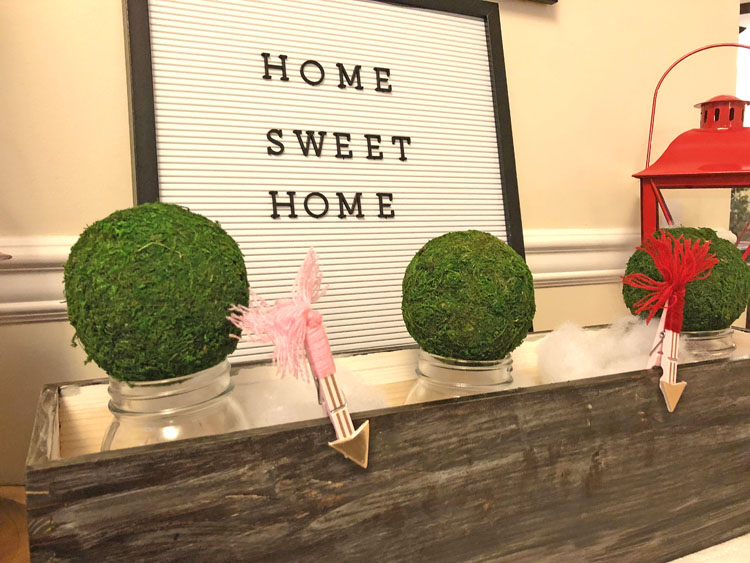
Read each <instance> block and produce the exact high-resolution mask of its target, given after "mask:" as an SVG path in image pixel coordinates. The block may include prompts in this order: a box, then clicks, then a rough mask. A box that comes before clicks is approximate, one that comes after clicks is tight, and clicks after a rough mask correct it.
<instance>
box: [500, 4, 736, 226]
mask: <svg viewBox="0 0 750 563" xmlns="http://www.w3.org/2000/svg"><path fill="white" fill-rule="evenodd" d="M499 4H500V18H501V26H502V32H503V43H504V48H505V53H506V66H507V72H508V77H509V78H508V89H509V93H510V104H511V115H512V121H513V135H514V141H515V150H516V163H517V166H518V184H519V186H520V190H521V193H520V198H521V210H522V216H523V223H524V228H527V229H529V228H530V229H537V228H547V229H549V228H556V227H560V228H562V227H577V228H580V227H629V226H631V227H632V226H637V225H638V221H639V215H638V197H637V195H638V183H637V182H636V181H635V179H633V178H631V175H632V174H633V173H634V172H637V171H639V170H641V169H642V168H643V165H644V164H645V148H646V140H647V135H648V124H649V117H650V111H651V98H652V96H653V91H654V87H655V86H656V82H657V81H658V79H659V77H660V76H661V74H662V73H663V72H664V70H666V68H667V67H668V66H669V65H670V64H671V63H672V62H673V61H674V60H676V59H677V58H678V57H679V56H681V55H682V54H684V53H686V52H688V51H690V50H692V49H694V48H696V47H699V46H701V45H704V44H708V43H718V42H725V41H737V37H738V25H737V22H738V17H739V15H738V12H739V8H738V1H737V0H659V1H658V2H654V1H653V0H607V1H605V2H596V1H591V0H561V1H560V2H559V3H558V4H556V5H554V6H547V5H544V4H538V3H536V2H530V1H528V0H500V1H499ZM735 76H736V52H735V50H734V49H716V50H714V51H710V52H708V53H702V54H699V55H696V56H694V57H692V58H690V59H688V60H687V61H685V62H684V63H682V64H681V65H680V66H678V67H677V68H676V69H675V70H674V71H673V72H672V73H671V74H670V75H669V77H668V78H667V80H666V81H665V82H664V85H663V86H662V88H661V92H660V95H659V99H660V104H659V109H658V112H657V122H656V131H655V133H656V134H655V140H654V149H653V154H654V156H655V157H656V156H659V155H661V153H662V152H663V150H664V149H665V148H666V145H667V144H668V143H669V141H671V140H672V139H674V137H676V136H677V134H679V133H681V132H682V131H685V130H686V129H690V128H692V127H697V125H698V110H697V109H695V108H693V105H694V104H696V103H698V102H701V101H703V100H706V99H708V98H710V97H712V96H715V95H717V94H734V92H735ZM717 194H718V196H719V197H718V198H717V197H716V195H717ZM713 195H714V197H713V198H710V199H712V200H713V201H712V204H708V205H707V204H706V200H705V199H702V200H701V205H697V206H691V210H693V211H690V210H686V211H688V213H686V215H687V218H686V221H685V222H686V223H687V222H689V220H690V219H693V216H694V215H698V217H695V219H696V220H699V221H700V222H701V223H703V224H706V223H716V222H723V224H724V225H726V224H728V222H729V219H728V212H727V209H728V207H729V203H728V202H729V199H728V194H727V193H726V192H714V194H713ZM717 200H718V201H717Z"/></svg>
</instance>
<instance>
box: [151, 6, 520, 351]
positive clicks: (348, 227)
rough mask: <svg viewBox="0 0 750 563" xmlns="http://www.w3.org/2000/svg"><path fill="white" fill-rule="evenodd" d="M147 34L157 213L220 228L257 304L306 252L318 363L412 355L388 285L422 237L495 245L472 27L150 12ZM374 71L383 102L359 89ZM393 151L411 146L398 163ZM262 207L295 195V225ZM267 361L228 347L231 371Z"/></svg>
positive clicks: (442, 17) (340, 10)
mask: <svg viewBox="0 0 750 563" xmlns="http://www.w3.org/2000/svg"><path fill="white" fill-rule="evenodd" d="M149 18H150V29H151V42H152V45H151V48H152V65H153V79H154V104H155V115H156V138H157V154H158V168H159V189H160V199H161V200H162V201H165V202H169V203H177V204H181V205H184V206H186V207H188V208H189V209H191V210H192V211H195V212H197V213H201V214H203V215H205V216H207V217H209V218H211V219H214V220H217V221H219V222H220V223H221V225H222V226H223V227H224V228H225V229H226V230H227V231H228V232H229V234H230V235H232V237H234V239H235V240H236V241H237V242H238V244H239V245H240V247H241V249H242V252H243V253H244V256H245V259H246V265H247V271H248V278H249V281H250V285H251V287H252V288H253V289H254V290H255V291H256V292H257V293H258V294H260V295H261V296H262V297H264V298H265V299H266V300H268V301H273V300H275V299H278V298H284V297H288V296H289V294H290V289H291V286H292V283H293V280H294V278H295V274H296V272H297V269H298V268H299V266H300V265H301V263H302V261H303V259H304V257H305V254H306V252H307V249H308V248H309V247H310V246H313V247H314V248H315V249H316V251H317V253H318V256H319V259H320V265H321V269H322V271H323V275H324V283H327V284H329V290H328V293H327V295H326V296H325V297H324V298H323V299H322V300H321V301H320V302H319V303H318V305H316V307H317V308H318V310H320V311H321V313H322V314H323V318H324V320H325V324H326V328H327V331H328V336H329V339H330V341H331V346H332V349H333V351H334V353H342V352H354V351H367V350H373V349H378V348H383V347H399V346H405V345H410V344H413V341H412V340H411V337H410V336H409V334H408V333H407V331H406V329H405V327H404V324H403V321H402V318H401V280H402V278H403V273H404V270H405V268H406V266H407V265H408V263H409V261H410V260H411V258H412V256H413V255H414V254H415V253H416V252H417V251H418V250H419V249H420V248H421V247H422V245H424V244H425V243H426V242H427V241H428V240H430V239H431V238H433V237H436V236H438V235H441V234H444V233H446V232H450V231H456V230H465V229H470V228H471V229H479V230H483V231H487V232H490V233H492V234H494V235H496V236H498V237H500V238H501V239H503V240H507V237H506V229H505V220H504V212H503V196H502V192H501V182H502V179H501V177H500V164H499V155H498V143H497V136H496V131H495V117H494V115H495V114H494V106H493V97H492V90H491V79H490V69H489V56H488V49H487V38H486V31H485V24H484V21H483V20H482V19H480V18H473V17H468V16H461V15H455V14H450V13H444V12H438V11H430V10H425V9H419V8H412V7H406V6H402V5H393V4H387V3H381V2H377V1H374V0H326V1H322V0H287V1H281V0H212V1H202V0H150V2H149ZM262 53H269V54H270V57H269V62H270V63H271V64H280V63H281V61H280V59H279V55H282V54H283V55H286V56H287V59H286V66H287V76H288V78H289V80H288V81H282V80H280V78H281V76H282V73H281V70H277V69H273V68H272V69H270V71H269V74H270V75H271V76H272V79H271V80H266V79H264V78H263V75H264V74H265V72H266V69H265V63H264V58H263V56H262V55H261V54H262ZM307 60H314V61H317V62H318V63H319V64H320V65H321V66H322V67H323V69H324V72H325V78H324V80H323V81H322V83H321V84H320V85H318V86H311V85H309V84H307V83H306V82H305V81H304V80H303V79H302V77H301V75H300V66H301V65H302V64H303V63H304V62H305V61H307ZM336 63H342V64H343V65H344V67H345V68H346V70H347V72H348V73H349V74H350V75H351V74H352V73H353V71H354V67H355V65H361V71H360V72H361V81H362V86H363V89H362V90H356V89H355V88H354V87H352V86H347V87H346V88H345V89H341V88H339V70H338V68H337V66H336ZM375 67H379V68H387V69H389V71H390V76H389V78H388V82H387V85H386V84H384V83H383V84H381V87H382V88H383V89H387V86H388V85H390V86H391V88H392V90H391V92H389V93H383V92H377V91H376V90H375V88H376V73H375V71H374V70H373V68H375ZM305 70H306V75H307V76H308V78H309V79H311V80H312V81H317V80H318V79H319V77H320V72H319V71H318V70H317V68H316V67H315V66H314V65H308V67H306V69H305ZM381 76H384V75H383V73H382V72H381ZM355 85H356V84H355ZM270 129H281V130H282V131H283V137H282V138H281V140H282V142H283V143H284V145H285V152H284V153H283V154H281V155H270V154H269V153H268V148H269V147H271V148H273V149H277V148H278V147H277V145H273V144H272V143H270V142H269V141H268V139H267V133H268V131H269V130H270ZM295 129H298V130H302V131H303V132H305V131H308V130H309V131H315V132H319V131H326V132H327V134H326V136H325V137H324V140H323V148H322V151H321V155H320V157H317V156H315V155H314V153H313V152H312V150H311V152H310V156H308V157H305V156H303V154H302V152H301V150H300V145H299V142H298V141H297V138H296V137H295V135H294V133H293V130H295ZM334 132H339V133H349V134H350V135H351V142H350V146H349V148H348V150H351V151H352V158H351V159H341V158H336V152H337V147H336V138H335V137H334V135H333V133H334ZM365 134H374V135H380V136H381V146H380V149H379V150H380V151H382V153H383V159H382V160H368V159H367V158H366V157H367V154H368V149H367V143H366V140H365V137H364V135H365ZM303 135H306V134H305V133H303ZM316 135H317V133H316ZM393 136H408V137H410V138H411V144H410V145H408V144H405V145H404V156H405V157H406V160H405V161H404V160H400V157H401V156H402V155H401V152H400V147H399V142H398V141H396V143H395V144H393V143H392V137H393ZM316 138H317V137H316ZM342 140H343V139H342ZM346 150H347V149H342V152H344V153H345V152H346ZM373 154H374V155H377V151H375V150H373ZM269 191H277V192H279V196H278V198H279V201H280V202H283V201H288V196H286V192H290V191H292V192H296V195H295V212H296V213H297V215H298V217H297V218H296V219H290V218H289V217H288V214H289V209H288V208H285V207H280V208H279V209H278V212H279V214H280V215H281V217H279V218H277V219H273V218H272V217H271V214H272V211H273V207H272V201H271V196H270V195H269ZM311 192H319V193H321V194H324V195H325V197H326V198H327V199H328V201H329V205H330V209H329V211H328V213H327V214H326V215H325V216H323V217H321V218H314V217H311V216H309V215H308V214H307V213H306V212H305V209H304V205H303V204H304V199H305V197H306V196H307V195H308V194H309V193H311ZM337 192H341V193H343V194H345V196H346V198H347V200H348V201H349V202H350V203H351V202H352V201H353V199H354V196H355V194H356V193H361V194H362V196H361V204H362V213H363V215H364V217H363V218H357V217H355V216H349V215H347V216H346V218H344V219H341V218H339V201H338V197H337V196H336V193H337ZM377 193H389V194H392V201H391V202H390V204H391V206H390V208H389V209H384V210H383V214H386V215H387V214H390V212H391V211H393V213H394V216H393V217H391V218H379V217H378V215H379V212H380V208H379V203H378V202H379V199H378V197H377V195H376V194H377ZM284 198H286V199H284ZM384 201H385V202H388V199H384ZM309 203H310V205H309V207H310V210H311V211H312V212H313V213H315V214H319V213H321V212H322V211H323V201H322V200H321V199H320V198H318V197H313V198H311V200H310V202H309ZM269 352H270V348H269V347H268V346H261V345H258V344H244V343H243V344H241V345H240V347H239V348H238V350H237V352H236V353H235V354H234V356H233V359H234V360H235V361H238V360H241V361H245V360H257V359H264V358H266V357H268V354H269Z"/></svg>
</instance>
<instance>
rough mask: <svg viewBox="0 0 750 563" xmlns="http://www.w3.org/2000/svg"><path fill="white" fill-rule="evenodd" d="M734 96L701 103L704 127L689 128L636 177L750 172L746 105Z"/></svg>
mask: <svg viewBox="0 0 750 563" xmlns="http://www.w3.org/2000/svg"><path fill="white" fill-rule="evenodd" d="M747 104H750V102H747V101H745V100H741V99H739V98H736V97H734V96H715V97H713V98H711V99H710V100H707V101H705V102H703V103H700V104H697V105H696V106H695V107H697V108H700V109H701V116H700V128H697V129H691V130H690V131H685V132H684V133H682V134H681V135H679V136H678V137H677V138H676V139H675V140H674V141H672V144H670V145H669V147H667V150H666V151H664V154H663V155H662V156H661V157H660V158H659V159H658V160H657V161H656V162H654V163H653V164H652V165H651V166H649V167H648V168H646V169H645V170H641V171H640V172H638V173H637V174H633V176H635V177H636V178H655V177H665V176H688V175H695V174H698V175H703V174H710V175H715V174H736V173H748V172H750V158H749V156H748V155H750V127H744V126H743V120H744V118H745V106H746V105H747Z"/></svg>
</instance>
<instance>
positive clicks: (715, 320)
mask: <svg viewBox="0 0 750 563" xmlns="http://www.w3.org/2000/svg"><path fill="white" fill-rule="evenodd" d="M664 230H665V231H667V232H669V233H671V234H672V236H674V237H675V238H677V237H679V236H680V235H682V236H684V237H685V238H687V239H690V240H699V241H700V242H705V241H710V242H711V247H710V250H709V252H710V253H711V254H715V255H716V257H717V258H718V260H719V263H718V264H716V266H714V269H713V271H712V272H711V275H710V276H708V277H707V278H706V279H705V280H698V281H694V282H690V283H688V284H687V287H686V288H685V316H684V319H683V323H682V330H686V331H688V330H693V331H695V330H719V329H724V328H729V327H730V326H732V323H733V322H734V321H735V320H736V319H737V318H738V317H739V316H740V315H741V314H742V312H743V311H744V310H745V308H746V307H747V304H748V299H750V268H748V266H747V265H746V264H745V262H744V261H743V260H742V254H741V253H740V251H739V250H738V249H737V247H735V246H734V245H733V244H732V243H731V242H729V241H728V240H725V239H722V238H719V237H718V236H717V234H716V232H715V231H714V230H712V229H695V228H690V227H677V228H671V229H664ZM657 234H658V232H657V233H654V235H653V236H654V237H655V236H657ZM636 272H643V273H644V274H646V275H647V276H649V277H651V278H652V279H655V280H657V281H662V280H663V279H664V278H663V277H662V276H661V274H660V273H659V271H658V270H657V269H656V266H654V261H653V259H652V258H651V257H650V256H649V255H648V254H646V253H645V252H644V251H642V250H636V251H635V253H634V254H633V255H632V256H631V257H630V260H628V266H627V268H626V270H625V274H626V275H627V274H632V273H636ZM647 293H648V292H647V291H646V290H645V289H636V288H634V287H631V286H629V285H625V284H623V287H622V296H623V298H624V299H625V305H627V307H628V308H629V309H630V311H631V312H632V313H633V314H635V303H636V302H637V301H639V300H640V299H641V298H642V297H644V296H645V295H646V294H647ZM646 314H647V313H645V312H644V313H643V314H642V315H641V316H643V317H644V318H645V316H646ZM660 314H661V313H660Z"/></svg>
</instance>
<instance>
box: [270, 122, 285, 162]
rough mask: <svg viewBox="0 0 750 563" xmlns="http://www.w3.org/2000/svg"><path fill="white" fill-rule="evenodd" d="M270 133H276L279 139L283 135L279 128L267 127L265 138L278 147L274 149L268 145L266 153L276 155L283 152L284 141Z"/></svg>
mask: <svg viewBox="0 0 750 563" xmlns="http://www.w3.org/2000/svg"><path fill="white" fill-rule="evenodd" d="M271 135H277V136H278V137H279V139H281V138H282V137H283V136H284V133H283V132H282V131H281V129H269V130H268V133H266V139H268V140H269V141H270V142H271V143H273V144H274V145H276V146H277V147H279V148H278V149H274V148H273V147H268V149H267V150H268V154H270V155H272V156H278V155H280V154H284V143H282V142H281V141H279V139H273V138H272V137H271Z"/></svg>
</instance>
